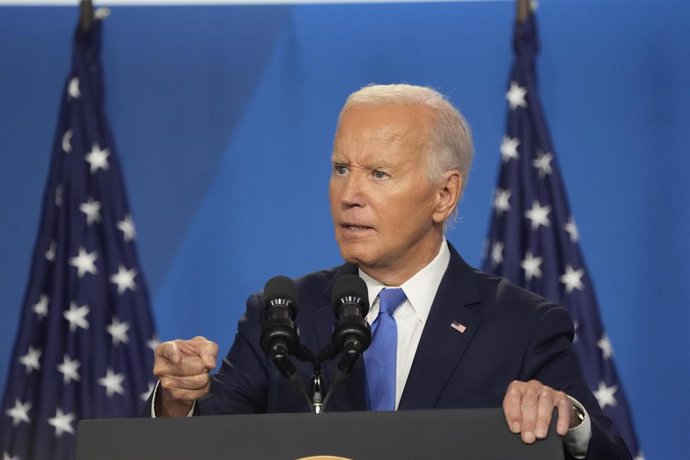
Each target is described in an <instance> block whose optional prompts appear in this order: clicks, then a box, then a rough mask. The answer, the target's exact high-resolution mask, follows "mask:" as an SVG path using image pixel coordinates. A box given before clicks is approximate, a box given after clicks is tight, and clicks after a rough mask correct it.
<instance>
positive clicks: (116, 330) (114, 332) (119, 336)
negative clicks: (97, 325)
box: [106, 317, 129, 345]
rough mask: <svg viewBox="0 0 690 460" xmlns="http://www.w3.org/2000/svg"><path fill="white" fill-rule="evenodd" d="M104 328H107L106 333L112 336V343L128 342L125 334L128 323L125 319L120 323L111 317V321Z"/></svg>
mask: <svg viewBox="0 0 690 460" xmlns="http://www.w3.org/2000/svg"><path fill="white" fill-rule="evenodd" d="M106 329H107V330H108V334H110V335H111V336H112V337H113V345H119V344H120V343H129V337H128V336H127V330H128V329H129V324H128V323H127V322H126V321H125V322H122V323H121V322H120V320H119V319H117V318H115V317H113V321H112V322H111V323H110V324H109V325H108V327H107V328H106Z"/></svg>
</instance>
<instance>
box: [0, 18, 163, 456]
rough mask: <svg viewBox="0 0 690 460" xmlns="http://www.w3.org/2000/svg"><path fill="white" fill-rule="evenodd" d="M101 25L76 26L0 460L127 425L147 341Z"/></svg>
mask: <svg viewBox="0 0 690 460" xmlns="http://www.w3.org/2000/svg"><path fill="white" fill-rule="evenodd" d="M100 45H101V21H100V20H95V21H94V22H93V24H92V25H91V26H90V28H89V29H88V30H87V31H82V30H80V29H79V28H77V31H76V33H75V37H74V49H73V57H72V68H71V71H70V73H69V76H68V78H67V82H66V84H65V87H64V92H63V95H62V103H61V108H60V115H59V122H58V128H57V133H56V134H55V140H54V143H53V149H52V159H51V166H50V171H49V176H48V182H47V184H46V188H45V192H44V197H43V211H42V216H41V226H40V229H39V232H38V238H37V241H36V244H35V247H34V254H33V259H32V268H31V274H30V278H29V284H28V288H27V290H26V294H25V298H24V304H23V311H22V313H21V319H20V325H19V331H18V334H17V339H16V342H15V346H14V353H13V356H12V360H11V364H10V369H9V372H8V374H9V378H8V381H7V386H6V389H5V395H4V398H3V403H2V413H1V414H0V417H1V418H0V451H1V452H2V456H3V460H47V459H55V460H57V459H60V460H67V459H72V458H74V453H75V452H74V451H75V446H76V442H75V440H76V429H77V422H78V420H80V419H85V418H104V417H127V416H135V415H138V414H139V413H140V411H141V409H142V407H143V404H144V402H143V400H142V399H143V398H144V395H146V396H148V393H149V390H150V388H151V385H152V380H153V379H152V376H151V368H152V364H153V353H152V350H151V348H153V347H155V345H156V342H157V339H156V336H155V334H154V324H153V321H152V317H151V311H150V309H149V305H148V300H147V299H148V294H147V291H146V286H145V284H144V279H143V277H142V274H141V269H140V268H139V264H138V261H137V256H136V253H135V247H134V240H135V229H134V224H133V222H132V218H131V216H130V213H129V210H128V206H127V200H126V197H125V192H124V184H123V181H122V176H121V172H120V165H119V162H118V158H117V155H116V153H115V148H114V144H113V140H112V137H111V134H110V131H109V129H108V124H107V121H106V117H105V113H104V110H103V102H104V94H103V77H102V71H101V65H100V63H99V54H100Z"/></svg>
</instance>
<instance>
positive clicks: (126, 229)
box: [117, 214, 137, 241]
mask: <svg viewBox="0 0 690 460" xmlns="http://www.w3.org/2000/svg"><path fill="white" fill-rule="evenodd" d="M117 228H118V229H119V230H121V231H122V234H123V235H124V237H125V241H132V240H133V239H134V238H136V236H137V232H136V229H135V227H134V221H132V217H131V216H130V215H129V214H128V215H126V216H125V218H124V219H122V220H121V221H119V222H118V223H117Z"/></svg>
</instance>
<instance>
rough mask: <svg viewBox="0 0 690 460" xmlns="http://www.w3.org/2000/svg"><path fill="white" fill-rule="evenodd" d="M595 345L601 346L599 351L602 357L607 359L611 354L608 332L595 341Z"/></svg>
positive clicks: (611, 348)
mask: <svg viewBox="0 0 690 460" xmlns="http://www.w3.org/2000/svg"><path fill="white" fill-rule="evenodd" d="M597 347H599V348H601V353H602V355H603V357H604V359H609V358H610V357H611V356H613V347H612V346H611V341H610V340H609V336H608V334H606V333H604V335H603V336H602V337H601V339H599V341H597Z"/></svg>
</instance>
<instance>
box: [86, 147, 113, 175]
mask: <svg viewBox="0 0 690 460" xmlns="http://www.w3.org/2000/svg"><path fill="white" fill-rule="evenodd" d="M108 155H110V150H109V149H105V150H101V149H100V147H99V146H98V144H93V146H92V147H91V151H90V152H89V153H87V154H86V161H88V162H89V164H90V165H91V174H93V173H95V172H96V171H98V170H99V169H102V170H104V171H105V170H106V169H108V167H109V166H110V165H109V164H108Z"/></svg>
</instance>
